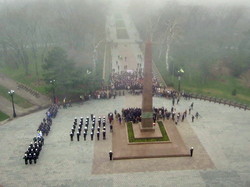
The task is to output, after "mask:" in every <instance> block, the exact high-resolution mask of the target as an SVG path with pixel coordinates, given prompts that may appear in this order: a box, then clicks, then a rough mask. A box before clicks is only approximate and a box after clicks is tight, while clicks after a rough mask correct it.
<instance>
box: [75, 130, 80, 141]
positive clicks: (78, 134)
mask: <svg viewBox="0 0 250 187" xmlns="http://www.w3.org/2000/svg"><path fill="white" fill-rule="evenodd" d="M76 136H77V141H78V142H79V141H80V132H79V131H78V132H77V133H76Z"/></svg>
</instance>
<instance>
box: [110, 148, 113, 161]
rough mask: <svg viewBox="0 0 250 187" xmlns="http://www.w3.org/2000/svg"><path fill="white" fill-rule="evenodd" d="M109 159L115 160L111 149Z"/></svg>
mask: <svg viewBox="0 0 250 187" xmlns="http://www.w3.org/2000/svg"><path fill="white" fill-rule="evenodd" d="M109 160H113V152H112V151H111V150H110V151H109Z"/></svg>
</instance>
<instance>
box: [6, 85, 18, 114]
mask: <svg viewBox="0 0 250 187" xmlns="http://www.w3.org/2000/svg"><path fill="white" fill-rule="evenodd" d="M14 93H15V91H14V90H10V91H8V94H9V95H10V97H11V101H12V108H13V117H14V118H15V117H16V111H15V105H14Z"/></svg>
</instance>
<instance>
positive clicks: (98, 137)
mask: <svg viewBox="0 0 250 187" xmlns="http://www.w3.org/2000/svg"><path fill="white" fill-rule="evenodd" d="M96 136H97V140H99V139H100V132H99V131H97V133H96Z"/></svg>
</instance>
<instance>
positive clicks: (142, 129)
mask: <svg viewBox="0 0 250 187" xmlns="http://www.w3.org/2000/svg"><path fill="white" fill-rule="evenodd" d="M139 126H140V131H142V132H148V131H155V127H154V126H149V127H145V126H142V124H141V123H140V125H139Z"/></svg>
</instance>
